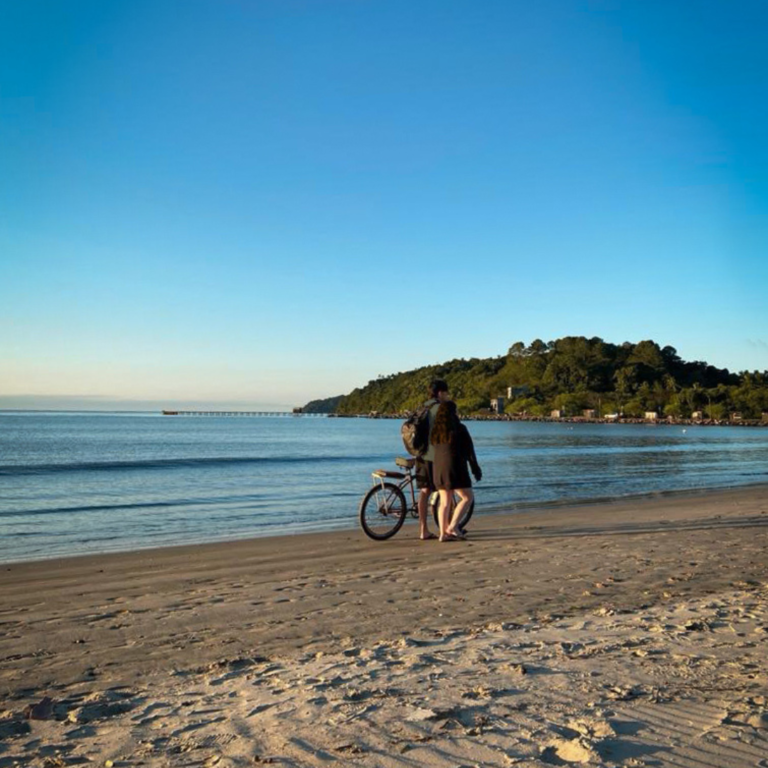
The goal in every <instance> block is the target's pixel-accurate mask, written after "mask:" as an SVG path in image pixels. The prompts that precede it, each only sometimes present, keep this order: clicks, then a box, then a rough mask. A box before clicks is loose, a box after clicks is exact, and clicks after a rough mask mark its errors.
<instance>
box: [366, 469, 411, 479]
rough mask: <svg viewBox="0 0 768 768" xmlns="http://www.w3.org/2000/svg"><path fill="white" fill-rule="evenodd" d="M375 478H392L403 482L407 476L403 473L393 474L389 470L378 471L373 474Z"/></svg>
mask: <svg viewBox="0 0 768 768" xmlns="http://www.w3.org/2000/svg"><path fill="white" fill-rule="evenodd" d="M371 474H372V475H373V476H374V477H391V478H393V479H394V480H402V479H403V478H404V477H405V475H404V474H403V473H402V472H392V471H391V470H389V469H377V470H375V471H374V472H371Z"/></svg>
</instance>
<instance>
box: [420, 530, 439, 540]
mask: <svg viewBox="0 0 768 768" xmlns="http://www.w3.org/2000/svg"><path fill="white" fill-rule="evenodd" d="M436 538H437V536H436V534H434V533H432V531H429V532H428V533H427V535H426V536H419V539H421V541H431V540H432V539H436Z"/></svg>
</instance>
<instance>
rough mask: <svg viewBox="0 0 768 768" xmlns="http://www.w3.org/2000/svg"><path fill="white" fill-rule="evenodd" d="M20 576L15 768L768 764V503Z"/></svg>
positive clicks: (177, 555) (232, 549) (589, 516)
mask: <svg viewBox="0 0 768 768" xmlns="http://www.w3.org/2000/svg"><path fill="white" fill-rule="evenodd" d="M415 534H416V531H415V528H414V527H412V526H408V527H406V528H405V529H403V530H402V531H401V532H400V533H399V534H398V536H397V537H395V539H393V540H392V541H389V542H385V543H377V542H373V541H370V540H368V539H366V538H365V537H364V536H363V534H362V533H361V532H358V531H349V532H342V533H333V534H317V535H302V536H293V537H282V538H271V539H255V540H246V541H239V542H233V543H227V544H213V545H202V546H196V547H177V548H170V549H162V550H159V549H156V550H147V551H143V552H134V553H126V554H117V555H109V556H88V557H81V558H71V559H65V560H49V561H42V562H33V563H19V564H11V565H3V566H0V595H1V596H2V598H1V599H0V622H1V623H2V634H1V635H0V675H1V680H2V693H3V705H2V711H0V768H5V767H6V766H17V765H18V766H41V767H43V766H44V767H46V768H50V767H52V766H67V765H81V764H86V763H95V764H97V765H107V766H115V767H117V766H138V765H144V766H196V765H199V766H214V765H215V766H222V767H224V766H246V765H248V766H251V765H254V764H261V763H265V764H275V765H284V766H320V765H328V764H333V763H338V764H342V765H346V764H350V765H362V766H403V767H405V766H422V765H423V766H446V767H447V766H451V767H452V768H453V767H456V766H531V767H532V766H551V765H561V766H562V765H595V766H645V765H647V766H675V767H676V768H688V767H690V768H706V767H707V766H711V767H712V768H716V767H718V768H720V767H726V768H728V767H730V768H747V767H750V766H755V767H758V766H762V767H763V768H765V766H768V673H767V672H766V667H765V660H766V658H768V600H767V598H768V554H767V553H768V488H766V487H762V486H761V487H753V488H747V489H738V490H729V491H718V492H707V493H699V494H688V495H675V496H666V497H657V498H654V499H642V500H633V501H623V502H617V503H611V504H602V505H594V506H582V507H570V508H562V509H556V510H544V511H531V512H525V513H517V514H510V515H493V516H490V515H487V516H483V515H482V514H478V515H477V516H476V519H475V520H473V524H472V530H471V538H470V540H469V541H467V542H463V543H450V544H440V543H438V542H432V541H430V542H420V541H418V540H417V539H416V537H415Z"/></svg>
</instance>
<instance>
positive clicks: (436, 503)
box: [429, 493, 475, 531]
mask: <svg viewBox="0 0 768 768" xmlns="http://www.w3.org/2000/svg"><path fill="white" fill-rule="evenodd" d="M458 502H459V497H458V496H456V494H454V496H453V503H454V505H456V504H458ZM429 508H430V509H431V510H432V517H433V519H434V521H435V525H436V526H437V527H438V528H439V527H440V518H439V517H438V512H439V510H440V495H439V494H438V493H433V494H432V495H431V496H430V497H429ZM474 511H475V500H474V498H473V499H472V501H471V502H470V503H469V507H467V509H466V511H465V512H464V514H463V515H462V516H461V520H459V524H458V525H457V526H456V527H457V528H458V529H459V530H460V531H463V530H464V529H465V528H466V527H467V524H468V523H469V519H470V518H471V517H472V513H473V512H474Z"/></svg>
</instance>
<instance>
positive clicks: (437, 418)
mask: <svg viewBox="0 0 768 768" xmlns="http://www.w3.org/2000/svg"><path fill="white" fill-rule="evenodd" d="M424 407H428V408H429V448H428V449H427V451H426V453H425V454H424V455H423V456H422V457H421V458H419V459H417V460H416V480H417V483H418V486H419V489H420V490H419V537H420V538H421V539H435V538H437V537H436V536H435V534H434V533H431V532H430V530H429V526H428V523H427V511H428V510H427V507H428V502H429V496H430V494H431V493H432V492H433V491H435V490H436V491H438V493H439V494H440V507H439V509H438V521H439V524H440V541H458V540H460V539H463V538H465V537H464V534H463V533H462V532H461V531H460V530H459V527H458V525H457V524H458V521H459V520H461V518H462V515H463V514H464V512H465V511H466V510H467V509H468V508H469V506H470V504H472V501H473V499H474V495H473V493H472V481H471V480H470V477H469V472H468V470H467V465H468V464H469V467H470V468H471V470H472V474H473V475H474V476H475V480H477V481H478V482H479V481H480V479H481V478H482V476H483V473H482V470H481V469H480V465H479V464H478V463H477V457H476V456H475V447H474V445H473V444H472V438H471V437H470V435H469V431H468V430H467V428H466V427H465V426H464V425H463V424H462V423H461V421H459V415H458V411H457V409H456V403H454V402H453V401H452V400H451V396H450V394H449V392H448V384H447V383H446V382H445V381H443V380H442V379H435V380H434V381H432V382H431V383H430V385H429V400H427V402H426V403H424ZM454 495H455V496H458V502H457V503H456V504H454Z"/></svg>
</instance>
